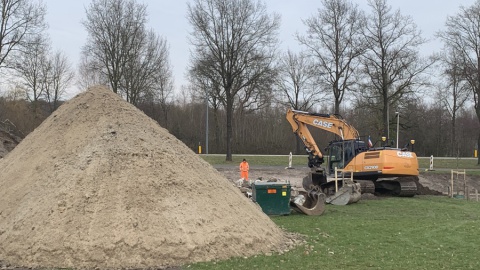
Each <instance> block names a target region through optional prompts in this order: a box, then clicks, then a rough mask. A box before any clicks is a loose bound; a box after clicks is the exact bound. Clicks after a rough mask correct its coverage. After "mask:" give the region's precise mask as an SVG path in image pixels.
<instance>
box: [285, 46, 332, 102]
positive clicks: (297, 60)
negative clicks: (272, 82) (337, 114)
mask: <svg viewBox="0 0 480 270" xmlns="http://www.w3.org/2000/svg"><path fill="white" fill-rule="evenodd" d="M311 69H312V62H311V61H310V60H309V58H308V57H307V56H305V55H304V54H302V53H298V54H296V53H294V52H292V51H290V50H288V51H287V52H286V53H285V54H284V55H283V56H282V57H281V58H280V60H279V67H278V70H279V74H278V79H277V83H276V87H277V89H278V92H279V96H280V97H281V100H279V102H280V103H282V104H284V105H286V106H288V107H291V108H293V109H295V110H303V111H308V110H310V109H311V108H312V107H313V106H314V105H316V104H317V103H319V102H320V101H321V99H322V98H323V95H322V93H323V91H322V89H321V88H320V87H318V86H317V85H315V83H314V82H313V80H314V78H313V77H314V75H313V72H312V71H311Z"/></svg>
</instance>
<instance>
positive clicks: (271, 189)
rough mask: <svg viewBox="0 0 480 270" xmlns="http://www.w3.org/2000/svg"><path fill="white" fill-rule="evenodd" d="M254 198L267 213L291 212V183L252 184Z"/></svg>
mask: <svg viewBox="0 0 480 270" xmlns="http://www.w3.org/2000/svg"><path fill="white" fill-rule="evenodd" d="M252 198H253V201H254V202H257V203H258V204H259V205H260V207H261V208H262V210H263V212H264V213H265V214H267V215H288V214H290V184H289V183H276V182H257V183H253V184H252Z"/></svg>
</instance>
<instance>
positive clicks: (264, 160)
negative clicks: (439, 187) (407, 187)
mask: <svg viewBox="0 0 480 270" xmlns="http://www.w3.org/2000/svg"><path fill="white" fill-rule="evenodd" d="M200 157H202V158H203V159H204V160H206V161H207V162H208V163H210V164H212V165H222V164H223V165H229V164H231V165H238V164H239V163H240V162H241V161H242V159H244V158H245V159H247V161H248V163H249V164H250V166H252V165H258V166H288V156H286V155H285V156H268V155H257V156H256V155H234V156H233V161H225V155H200ZM418 164H419V167H420V168H429V167H430V159H429V158H420V159H418ZM292 165H293V166H306V165H307V156H306V155H298V156H297V155H296V156H293V157H292ZM433 167H434V169H480V166H479V165H477V160H476V159H462V158H460V159H442V158H434V160H433Z"/></svg>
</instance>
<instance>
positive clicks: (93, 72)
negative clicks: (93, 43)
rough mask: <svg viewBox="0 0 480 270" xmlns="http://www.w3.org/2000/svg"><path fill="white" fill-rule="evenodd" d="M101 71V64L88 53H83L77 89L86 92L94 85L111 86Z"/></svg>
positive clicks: (79, 66) (79, 65)
mask: <svg viewBox="0 0 480 270" xmlns="http://www.w3.org/2000/svg"><path fill="white" fill-rule="evenodd" d="M101 69H102V64H101V63H100V62H98V61H97V60H95V59H94V57H93V56H92V55H90V54H89V53H88V52H82V53H81V55H80V63H79V64H78V77H77V82H76V85H77V87H78V88H79V89H80V90H81V91H84V90H86V89H88V88H89V87H91V86H94V85H109V83H108V78H107V77H106V76H105V75H104V74H103V73H101V72H100V70H101Z"/></svg>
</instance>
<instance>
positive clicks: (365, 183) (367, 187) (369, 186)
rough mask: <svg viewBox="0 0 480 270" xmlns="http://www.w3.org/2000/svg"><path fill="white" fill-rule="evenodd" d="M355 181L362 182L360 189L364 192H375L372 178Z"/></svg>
mask: <svg viewBox="0 0 480 270" xmlns="http://www.w3.org/2000/svg"><path fill="white" fill-rule="evenodd" d="M354 182H356V183H359V184H360V189H361V192H362V194H364V193H372V194H374V193H375V183H374V182H373V181H371V180H354Z"/></svg>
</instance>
